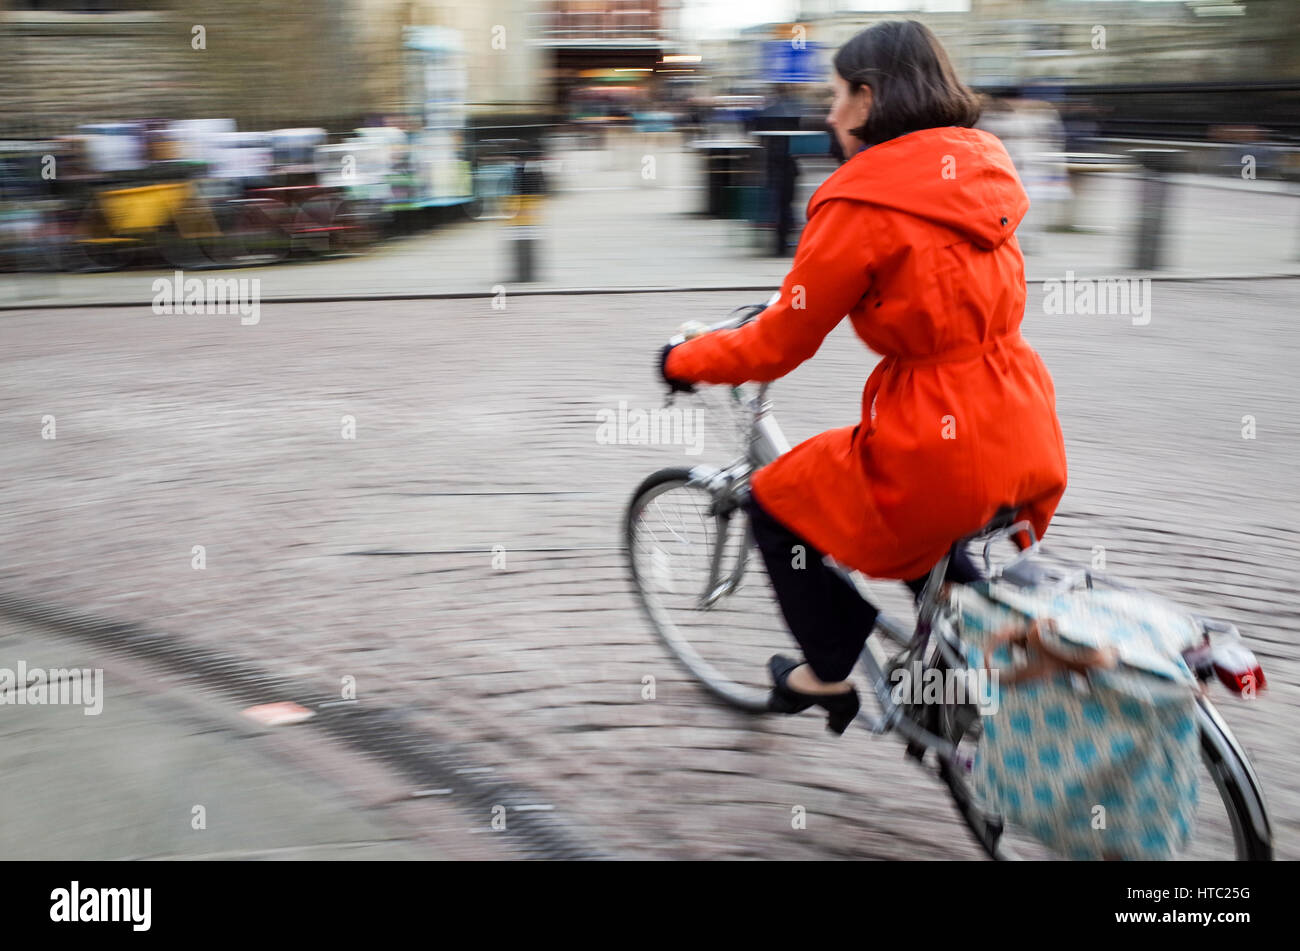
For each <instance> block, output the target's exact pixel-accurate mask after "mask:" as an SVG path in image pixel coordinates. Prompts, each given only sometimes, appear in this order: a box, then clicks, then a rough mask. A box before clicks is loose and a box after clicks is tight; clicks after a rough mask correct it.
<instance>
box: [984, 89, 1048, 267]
mask: <svg viewBox="0 0 1300 951" xmlns="http://www.w3.org/2000/svg"><path fill="white" fill-rule="evenodd" d="M976 128H979V129H983V130H984V131H986V132H990V133H992V134H993V135H996V136H997V137H998V138H999V139H1001V140H1002V145H1003V147H1004V148H1005V149H1006V150H1007V154H1008V155H1010V156H1011V161H1012V164H1014V165H1015V167H1016V173H1017V174H1018V175H1019V176H1020V181H1021V184H1023V185H1024V186H1025V193H1026V194H1027V195H1028V196H1029V211H1028V212H1027V213H1026V215H1025V219H1024V221H1022V222H1021V224H1020V229H1019V231H1018V232H1017V237H1018V238H1019V241H1020V245H1021V247H1022V248H1023V250H1024V251H1025V252H1026V253H1027V254H1034V253H1036V252H1037V251H1038V250H1039V249H1040V248H1041V247H1042V244H1043V234H1044V232H1045V231H1046V230H1047V228H1048V227H1049V225H1051V224H1054V223H1056V222H1057V221H1058V220H1059V217H1060V212H1061V209H1062V207H1063V205H1062V203H1063V202H1064V201H1066V200H1067V199H1068V198H1069V194H1070V189H1069V185H1068V183H1067V180H1066V166H1065V158H1064V152H1065V126H1064V125H1063V124H1062V122H1061V118H1060V116H1059V115H1058V113H1057V111H1056V109H1055V108H1054V107H1053V106H1052V105H1051V103H1047V102H1041V101H1038V100H1033V99H1021V98H1012V97H1005V96H992V97H988V98H987V99H986V100H985V110H984V113H983V115H981V117H980V121H979V122H978V123H977V124H976Z"/></svg>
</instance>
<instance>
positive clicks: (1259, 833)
mask: <svg viewBox="0 0 1300 951" xmlns="http://www.w3.org/2000/svg"><path fill="white" fill-rule="evenodd" d="M765 306H766V305H757V306H753V307H747V308H743V309H742V311H743V312H742V313H740V315H739V316H737V317H733V318H732V319H730V320H727V321H724V322H722V323H720V324H717V325H716V326H714V327H711V328H709V330H719V329H724V328H734V327H739V326H741V325H743V324H744V323H747V322H748V321H749V320H752V319H753V318H754V317H755V316H756V315H757V314H758V313H760V312H761V311H762V310H764V308H765ZM681 339H682V338H681V336H680V335H679V336H678V338H676V339H675V340H674V341H673V342H681ZM768 389H769V384H762V385H760V386H757V387H753V386H746V387H732V388H730V393H729V402H730V405H731V407H732V409H733V410H734V411H735V412H736V414H737V415H738V418H739V420H740V422H739V425H738V433H739V435H740V437H741V444H742V445H743V447H744V449H743V455H742V456H740V458H737V459H736V460H735V461H733V462H732V463H731V464H730V465H726V466H723V467H710V466H695V467H692V468H668V469H661V470H660V471H658V472H655V473H654V474H652V475H650V476H649V477H648V478H646V479H645V480H644V481H643V482H642V483H641V485H640V486H639V487H638V488H637V490H636V492H635V493H634V494H633V497H632V501H631V503H630V505H629V507H628V509H627V512H626V516H625V522H624V532H625V544H626V548H627V554H628V559H629V565H630V568H631V574H632V581H633V584H634V586H635V588H636V591H637V594H638V597H639V600H640V602H641V605H642V607H643V609H644V610H645V613H646V616H647V617H648V618H649V620H650V622H651V625H652V626H653V627H654V629H655V632H656V633H657V634H658V636H659V637H660V639H661V640H662V641H663V643H664V644H665V646H667V648H668V650H669V651H670V652H671V653H672V654H673V656H674V657H676V658H677V660H678V661H679V662H680V663H681V664H682V665H683V666H684V667H685V669H686V670H687V671H689V672H690V673H691V674H692V675H694V676H695V677H696V678H698V679H699V680H700V682H701V683H702V684H703V686H704V687H705V688H706V689H708V690H709V691H710V692H711V693H713V694H714V695H715V696H717V697H718V698H720V699H721V700H724V701H725V702H727V703H729V704H731V705H732V706H734V707H736V708H738V709H741V710H745V711H748V712H752V713H762V712H765V711H766V709H767V699H768V694H769V691H770V684H768V683H767V682H766V679H765V678H766V668H765V666H764V663H765V661H766V659H767V657H768V656H769V655H770V654H772V653H776V652H779V651H782V650H785V651H788V650H789V647H790V646H791V645H790V635H789V634H788V632H787V630H786V628H785V625H784V623H783V622H782V620H781V617H780V614H779V612H778V611H777V609H776V606H775V603H774V598H773V597H772V596H771V593H770V590H769V585H768V581H767V578H766V575H765V570H764V567H763V562H762V559H761V558H758V557H756V556H755V555H754V554H753V553H752V552H751V550H752V549H753V547H754V541H753V537H752V534H751V529H750V526H749V523H748V518H747V517H746V515H745V509H744V503H745V501H746V498H747V495H748V488H749V480H750V476H751V475H752V473H753V472H754V471H755V470H757V469H758V468H760V467H761V466H764V465H767V464H768V463H770V462H772V461H773V460H775V459H776V458H777V456H779V455H781V454H782V453H784V452H786V451H788V450H789V448H790V446H789V443H788V442H787V441H786V439H785V436H784V435H783V434H782V432H781V428H780V427H779V426H778V425H777V422H776V419H775V418H774V416H773V415H772V406H771V403H770V402H769V400H768V398H767V393H768ZM670 398H671V397H670ZM1015 511H1016V509H1015V508H1008V509H1006V510H1004V511H1003V513H1002V514H1000V515H999V516H998V517H997V518H995V519H994V520H993V521H992V522H990V523H989V524H988V525H986V526H984V527H983V528H982V529H981V530H980V531H978V532H977V533H975V534H974V535H971V536H968V537H967V538H964V539H958V540H955V543H954V546H953V548H954V550H956V549H957V548H961V549H962V550H965V547H966V546H968V545H970V544H975V543H978V544H981V545H982V546H983V552H984V562H985V570H986V572H987V573H988V574H989V575H990V577H992V576H997V577H999V578H1001V579H1006V580H1008V581H1010V582H1012V583H1020V584H1024V585H1027V586H1032V585H1034V584H1038V583H1040V582H1041V581H1042V580H1043V577H1044V572H1046V573H1047V574H1049V575H1051V576H1052V577H1053V578H1054V579H1055V580H1056V581H1057V582H1060V581H1061V579H1065V580H1066V581H1067V582H1071V581H1072V582H1073V583H1084V584H1087V585H1089V586H1091V585H1107V586H1115V587H1125V586H1123V585H1119V584H1118V583H1117V582H1113V581H1111V580H1110V579H1107V578H1104V577H1103V576H1101V575H1099V574H1097V573H1096V572H1092V571H1089V570H1087V569H1081V568H1075V567H1074V566H1071V565H1066V564H1064V563H1061V562H1055V561H1054V560H1053V559H1047V558H1046V556H1044V555H1043V553H1042V552H1041V550H1040V547H1039V543H1038V541H1037V539H1036V538H1034V537H1033V529H1032V527H1031V526H1030V525H1029V523H1028V522H1024V521H1020V522H1017V521H1015V517H1014V512H1015ZM1017 537H1019V538H1021V539H1025V538H1027V540H1028V544H1027V546H1026V547H1024V548H1019V547H1018V546H1013V547H1017V551H1016V552H1015V553H1014V554H1013V555H1012V556H1011V557H1010V558H1009V559H1006V560H999V561H998V562H997V563H995V562H994V560H993V557H992V553H993V549H994V547H995V546H996V545H997V543H999V542H1008V543H1011V542H1012V540H1013V539H1015V538H1017ZM950 557H951V552H950V554H949V555H948V556H945V557H944V558H943V559H942V560H941V561H940V563H939V564H937V565H935V566H934V569H933V570H932V571H931V573H930V575H929V578H928V580H927V582H926V584H925V587H924V590H923V592H922V595H921V597H920V599H919V603H918V606H917V612H916V613H917V617H916V621H915V623H907V622H905V621H903V620H902V619H901V617H893V616H890V615H889V614H888V613H886V612H883V611H882V612H881V614H880V615H879V617H878V618H877V620H876V624H875V627H874V629H873V631H872V634H871V636H870V637H869V638H868V639H867V645H866V647H865V648H864V649H863V652H862V655H861V658H860V661H859V663H860V666H861V669H862V671H863V673H864V674H865V675H866V680H867V682H868V684H869V685H870V690H869V695H873V696H874V697H875V699H876V702H877V705H878V707H879V711H878V712H875V713H873V712H871V711H870V710H869V708H868V706H867V705H865V704H864V707H863V709H862V711H861V712H860V713H859V714H858V717H857V721H858V722H859V723H860V724H861V725H862V726H863V727H865V728H866V729H867V730H868V731H870V732H871V733H873V734H882V733H890V732H894V733H897V734H899V736H900V737H901V738H902V739H903V740H904V741H905V742H906V744H907V751H908V753H909V754H910V755H911V756H912V757H913V758H914V759H916V760H917V761H918V762H919V763H922V764H932V765H933V766H934V767H936V768H937V772H938V776H939V778H940V779H941V780H942V781H943V782H944V783H945V785H946V786H947V788H948V790H949V792H950V794H951V795H952V797H953V800H954V802H955V804H956V806H957V810H958V813H959V814H960V815H961V817H962V819H963V820H964V821H965V823H966V825H967V826H968V827H969V828H970V830H971V832H972V833H973V835H974V837H975V839H976V841H977V842H978V844H979V845H980V847H981V848H982V849H983V850H984V851H985V852H986V853H987V854H988V855H989V856H990V857H992V858H994V859H999V860H1006V859H1017V858H1051V857H1054V856H1052V855H1051V854H1050V853H1048V852H1047V850H1046V849H1045V848H1044V847H1042V846H1041V845H1040V844H1039V843H1038V842H1037V841H1036V840H1035V839H1034V837H1033V836H1031V835H1029V833H1028V832H1027V831H1026V830H1023V829H1018V828H1015V827H1012V826H1010V825H1009V824H1008V823H1007V822H1006V821H1005V820H1004V818H1003V817H1002V816H1000V815H996V814H990V813H989V812H987V811H985V809H984V808H983V807H982V805H981V803H980V802H979V801H978V800H977V797H976V796H975V795H974V794H973V789H972V783H971V776H972V766H973V764H974V754H975V751H976V749H977V748H978V745H979V742H980V739H981V736H982V733H983V727H982V721H981V716H980V711H979V709H978V707H976V706H975V705H973V704H971V703H955V702H948V701H949V700H950V698H948V697H945V698H944V699H943V701H940V702H899V700H896V697H895V691H894V689H893V684H894V683H895V682H896V680H895V678H894V677H893V674H894V673H895V672H896V671H900V670H906V671H916V670H921V671H922V672H924V671H930V670H933V671H936V672H937V673H938V675H939V676H942V675H943V673H944V672H945V671H963V670H966V669H967V652H966V649H965V645H964V644H963V643H962V641H961V638H960V636H959V633H958V624H957V619H956V617H955V616H954V612H953V609H952V607H951V606H950V604H949V602H948V599H947V598H945V597H944V596H943V593H944V588H945V581H944V577H945V573H946V570H947V566H948V561H949V558H950ZM1045 565H1046V566H1049V567H1047V568H1045V567H1044V566H1045ZM836 570H837V572H839V573H840V574H842V575H843V577H845V578H846V579H847V580H848V581H849V582H850V583H851V584H853V585H854V586H855V588H856V589H857V590H858V591H859V592H861V593H863V594H864V596H867V597H869V599H870V600H871V601H872V602H873V603H876V604H879V603H881V599H880V597H879V596H878V595H877V594H874V593H872V592H871V591H870V588H869V585H868V582H867V579H866V578H864V577H863V576H862V575H861V574H859V573H857V572H853V571H848V570H844V569H843V568H840V567H836ZM1198 621H1199V622H1200V623H1201V628H1202V631H1203V632H1204V637H1205V640H1204V643H1203V644H1202V645H1201V646H1200V647H1198V648H1197V649H1196V650H1195V651H1189V652H1188V653H1187V654H1184V657H1185V658H1186V660H1187V662H1188V664H1189V666H1190V667H1191V669H1192V670H1194V671H1195V672H1196V675H1197V678H1198V679H1199V680H1200V682H1201V683H1202V684H1205V685H1207V686H1208V684H1209V683H1210V682H1211V681H1213V680H1215V679H1216V676H1217V679H1218V680H1220V681H1221V682H1223V683H1224V684H1225V685H1227V686H1229V687H1232V688H1233V689H1235V690H1236V691H1237V692H1239V693H1240V692H1241V690H1242V689H1243V685H1242V682H1241V679H1240V678H1239V677H1236V676H1235V674H1234V670H1232V669H1229V668H1230V667H1231V666H1233V665H1232V664H1229V662H1228V661H1227V660H1225V657H1226V658H1233V657H1234V656H1235V661H1236V664H1235V666H1236V667H1237V668H1240V667H1241V664H1242V658H1243V656H1245V657H1246V661H1245V662H1246V663H1247V664H1254V658H1253V656H1250V655H1249V654H1248V652H1246V650H1245V648H1244V646H1242V645H1241V643H1240V640H1239V637H1238V635H1237V632H1236V629H1235V628H1233V627H1231V625H1226V624H1222V623H1220V622H1216V621H1212V620H1209V619H1204V618H1201V619H1198ZM916 665H920V666H919V667H918V666H916ZM923 676H924V674H923ZM902 699H904V700H908V701H915V700H916V698H915V697H914V696H913V697H910V698H907V697H905V698H902ZM1196 718H1197V725H1198V728H1199V732H1200V748H1201V760H1202V764H1203V772H1204V773H1208V777H1209V779H1210V782H1209V783H1206V782H1204V781H1203V780H1204V779H1205V776H1202V777H1201V780H1202V781H1201V782H1199V784H1198V787H1199V793H1198V795H1199V802H1198V803H1197V807H1196V825H1195V829H1196V832H1195V835H1194V838H1193V839H1192V841H1191V843H1190V844H1189V845H1188V847H1187V848H1186V849H1185V850H1184V851H1183V852H1182V853H1181V854H1180V855H1179V858H1184V859H1186V858H1191V859H1224V858H1229V857H1235V858H1236V859H1239V860H1260V859H1271V858H1272V832H1271V827H1270V824H1269V819H1268V813H1267V810H1266V808H1265V804H1264V799H1263V795H1262V792H1261V789H1260V785H1259V781H1258V779H1257V778H1256V776H1255V772H1254V770H1253V768H1252V767H1251V764H1250V761H1249V760H1248V758H1247V756H1246V754H1245V751H1244V750H1243V749H1242V747H1241V745H1240V744H1239V743H1238V742H1237V740H1236V738H1235V737H1234V736H1233V734H1232V732H1231V730H1229V728H1228V726H1227V724H1226V723H1225V722H1224V720H1223V718H1222V716H1220V714H1219V713H1218V711H1217V710H1216V709H1215V707H1214V705H1213V704H1212V703H1211V702H1210V700H1209V699H1208V697H1206V696H1205V695H1204V693H1202V695H1201V696H1200V698H1199V699H1198V700H1197V706H1196Z"/></svg>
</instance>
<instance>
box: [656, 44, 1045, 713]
mask: <svg viewBox="0 0 1300 951" xmlns="http://www.w3.org/2000/svg"><path fill="white" fill-rule="evenodd" d="M831 79H832V85H833V87H834V101H833V103H832V105H831V110H830V114H829V115H828V117H827V122H828V123H829V125H830V126H831V128H832V129H833V130H834V133H835V135H836V137H837V139H838V140H839V143H840V145H841V146H842V147H843V151H844V154H845V155H846V156H850V158H849V159H848V160H847V161H846V162H845V163H844V164H843V165H842V166H841V167H840V168H839V169H837V170H836V171H835V172H834V174H832V175H831V176H830V177H829V178H828V179H827V180H826V181H825V182H824V183H823V184H822V186H821V187H820V188H819V189H818V190H817V192H816V193H815V194H814V195H813V196H812V199H811V200H810V201H809V203H808V211H807V225H806V226H805V228H804V232H803V236H802V237H801V239H800V241H799V247H798V250H797V252H796V254H795V259H794V264H793V266H792V268H791V270H790V273H789V274H788V275H787V276H786V278H785V281H784V282H783V284H782V287H781V293H780V296H779V298H778V299H777V300H776V301H775V302H774V303H773V304H771V305H770V306H768V307H767V309H766V310H764V311H763V312H762V314H761V315H760V316H759V317H758V318H757V319H756V320H754V321H752V322H751V323H749V324H747V325H745V326H743V327H740V328H738V329H735V330H720V331H716V332H714V333H710V334H705V335H703V336H700V337H696V338H695V339H692V340H689V341H687V342H685V343H682V344H679V345H677V346H676V347H671V348H665V351H664V353H663V355H662V357H661V361H660V368H661V372H662V374H663V376H664V378H665V379H666V380H667V381H668V382H669V384H670V385H672V386H674V387H675V388H689V387H690V384H692V383H696V382H700V383H726V384H732V385H739V384H742V383H746V382H750V381H755V382H765V381H770V380H774V379H777V378H778V377H781V376H784V375H785V374H787V373H789V372H790V371H791V370H793V369H794V368H795V367H797V366H798V365H799V364H801V363H803V362H804V361H805V360H807V359H809V358H810V357H811V356H813V354H814V353H816V351H817V349H818V347H819V346H820V345H821V342H822V340H823V339H824V338H825V337H826V335H827V334H829V333H830V332H831V330H832V329H834V328H835V326H836V325H837V324H838V323H839V322H840V321H841V320H842V319H843V318H844V317H845V316H846V315H847V316H848V317H849V319H850V320H851V321H852V324H853V329H854V331H855V332H856V333H857V335H858V336H859V337H860V338H861V339H862V341H863V342H864V343H865V344H866V345H867V346H868V347H870V348H871V349H872V350H874V351H876V352H878V353H880V354H882V355H883V357H884V359H882V360H881V361H880V362H879V363H878V364H877V365H876V367H875V369H874V370H873V371H872V373H871V375H870V377H869V378H868V379H867V383H866V388H865V390H864V391H863V396H862V419H861V422H860V423H858V424H857V425H854V426H845V427H842V428H839V429H832V430H829V431H827V432H824V433H822V434H821V435H819V436H814V437H813V438H812V439H809V440H807V441H806V442H803V443H801V444H800V445H798V446H796V447H795V448H794V449H793V450H792V451H790V452H789V453H786V454H785V455H783V456H782V457H781V458H779V459H778V460H777V461H776V462H774V463H772V464H771V465H769V466H767V467H765V468H763V469H761V470H759V471H758V472H756V473H755V474H754V476H753V480H752V485H751V500H750V517H751V520H752V524H753V528H754V537H755V540H756V542H757V544H758V546H759V548H760V550H761V551H762V553H763V559H764V562H765V563H766V565H767V570H768V575H769V576H770V577H771V579H772V584H773V587H774V588H775V590H776V595H777V600H778V601H779V602H780V605H781V611H782V614H783V615H784V616H785V619H786V623H787V624H788V625H789V626H790V630H791V632H792V633H793V634H794V637H795V640H796V641H798V643H799V646H800V648H801V649H802V651H803V654H804V657H805V658H806V663H804V664H799V663H798V662H797V661H794V660H791V659H789V658H785V657H782V656H780V655H778V656H776V657H773V658H772V660H771V661H770V662H769V668H770V670H771V673H772V678H773V682H774V686H773V689H772V694H771V699H770V701H769V708H770V709H771V710H773V711H776V712H782V713H795V712H798V711H800V710H805V709H807V708H808V707H810V706H812V705H814V704H816V705H818V706H821V707H823V708H824V709H826V710H827V711H828V713H829V717H828V721H827V723H828V727H829V728H830V729H832V730H833V731H835V732H837V733H842V732H843V731H844V729H845V728H847V726H848V724H849V722H850V721H851V720H852V719H853V716H854V715H855V714H856V712H857V710H858V696H857V692H856V691H855V690H854V689H853V686H852V685H851V684H850V683H849V682H848V681H847V679H846V678H847V677H848V676H849V674H850V672H851V671H852V669H853V665H854V663H855V662H856V660H857V658H858V656H859V654H860V653H861V651H862V648H863V645H864V643H865V641H866V638H867V635H868V634H869V633H870V631H871V629H872V626H873V625H874V623H875V618H876V614H877V611H876V608H875V607H874V606H873V605H871V604H870V603H868V602H866V601H864V600H863V599H862V598H861V597H860V596H859V595H858V594H857V592H856V590H855V589H854V588H853V587H852V586H851V585H850V584H848V583H847V582H846V581H845V580H844V579H843V578H842V577H841V576H839V575H838V574H836V573H835V572H833V571H832V570H831V569H830V568H829V567H827V566H826V565H825V564H823V562H822V557H823V555H828V556H830V557H831V558H833V559H834V560H835V561H837V562H839V563H840V564H842V565H846V566H848V567H850V568H855V569H857V570H859V571H861V572H863V573H864V574H866V575H870V576H872V577H876V578H894V579H899V580H903V581H906V582H907V583H908V585H909V586H910V587H911V588H912V590H913V591H914V592H916V591H919V590H920V587H921V585H922V584H923V583H924V579H925V576H926V574H927V573H928V572H929V571H930V569H931V568H932V567H933V566H934V565H935V564H937V563H938V561H939V560H940V559H941V558H942V557H943V555H944V554H945V553H947V552H948V550H949V549H950V548H951V547H952V545H953V543H954V541H955V540H957V539H958V538H960V537H962V536H964V535H967V534H970V533H971V532H974V531H975V530H977V529H979V528H980V527H981V526H982V525H984V524H985V523H986V522H988V521H989V519H990V518H992V517H993V516H994V514H996V513H997V512H998V511H999V509H1001V508H1003V507H1004V506H1008V505H1011V504H1016V505H1018V506H1019V507H1020V511H1019V513H1018V514H1019V517H1021V518H1025V519H1028V520H1029V521H1030V522H1031V523H1032V524H1033V526H1034V530H1035V532H1036V533H1037V535H1038V537H1039V538H1041V537H1042V535H1043V532H1044V531H1045V530H1046V528H1047V525H1048V522H1049V521H1050V520H1051V517H1052V514H1053V513H1054V512H1055V510H1056V505H1057V503H1058V502H1059V500H1060V498H1061V495H1062V493H1063V492H1064V491H1065V482H1066V464H1065V444H1064V440H1063V438H1062V435H1061V427H1060V424H1059V422H1058V421H1057V418H1056V408H1055V390H1054V388H1053V385H1052V378H1051V376H1050V375H1049V374H1048V372H1047V369H1046V367H1045V366H1044V365H1043V362H1042V361H1041V360H1040V359H1039V357H1038V354H1037V353H1035V352H1034V350H1033V348H1032V347H1030V346H1029V344H1028V343H1027V342H1026V341H1025V340H1024V339H1023V338H1022V337H1021V336H1020V331H1019V328H1020V322H1021V320H1022V318H1023V316H1024V308H1025V295H1026V288H1025V275H1024V258H1023V256H1022V254H1021V251H1020V247H1019V245H1018V244H1017V242H1016V238H1015V229H1016V226H1017V225H1018V224H1019V223H1020V221H1021V219H1022V218H1023V217H1024V215H1025V212H1026V210H1027V209H1028V207H1029V200H1028V198H1027V197H1026V195H1025V190H1024V188H1023V187H1022V186H1021V183H1020V180H1019V178H1018V176H1017V174H1016V170H1015V168H1014V166H1013V164H1012V162H1011V159H1010V157H1009V156H1008V155H1007V152H1006V149H1004V148H1003V146H1002V143H1001V142H1000V141H999V140H998V139H997V138H996V137H994V136H992V135H990V134H989V133H987V132H983V131H979V130H976V129H973V128H971V126H973V125H974V124H975V122H976V120H977V119H978V118H979V105H978V100H977V98H976V97H975V95H974V94H973V93H972V92H971V91H970V90H969V89H968V88H967V87H966V86H965V85H963V84H962V83H961V81H960V80H958V78H957V76H956V74H955V72H954V71H953V68H952V66H951V64H950V63H949V60H948V57H947V54H946V53H945V52H944V50H943V47H942V46H941V45H940V43H939V41H938V39H937V38H936V37H935V36H934V34H933V33H931V32H930V30H928V29H927V28H926V27H925V26H923V25H922V24H920V23H917V22H915V21H898V22H884V23H879V24H877V25H875V26H873V27H871V28H870V29H867V30H864V31H862V32H861V33H859V34H858V35H857V36H855V37H853V39H851V40H849V41H848V42H847V43H846V44H845V45H844V46H843V47H842V48H841V49H840V50H839V51H838V52H837V53H836V55H835V58H834V70H833V75H832V77H831ZM976 576H977V574H976V572H975V569H974V567H973V565H971V564H970V562H969V561H968V560H966V559H965V558H964V557H957V558H954V560H953V562H952V564H951V566H950V568H949V575H948V577H949V578H950V579H952V580H957V581H968V580H972V579H973V578H974V577H976Z"/></svg>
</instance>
